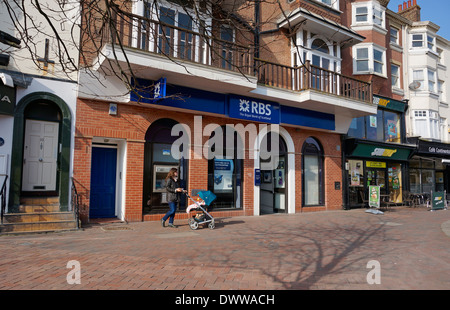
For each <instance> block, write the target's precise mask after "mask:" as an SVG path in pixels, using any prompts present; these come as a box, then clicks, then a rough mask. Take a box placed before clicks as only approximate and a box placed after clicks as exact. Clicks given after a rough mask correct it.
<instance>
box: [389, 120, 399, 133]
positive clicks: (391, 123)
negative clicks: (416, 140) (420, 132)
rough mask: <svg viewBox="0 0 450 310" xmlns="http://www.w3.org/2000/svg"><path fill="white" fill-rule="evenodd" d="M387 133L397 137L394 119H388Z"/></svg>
mask: <svg viewBox="0 0 450 310" xmlns="http://www.w3.org/2000/svg"><path fill="white" fill-rule="evenodd" d="M387 124H388V135H389V136H393V137H397V126H396V124H395V121H391V120H388V122H387Z"/></svg>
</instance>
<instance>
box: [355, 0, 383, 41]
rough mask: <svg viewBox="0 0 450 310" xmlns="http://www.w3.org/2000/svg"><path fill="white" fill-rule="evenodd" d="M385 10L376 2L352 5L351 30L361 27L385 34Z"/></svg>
mask: <svg viewBox="0 0 450 310" xmlns="http://www.w3.org/2000/svg"><path fill="white" fill-rule="evenodd" d="M385 12H386V8H385V7H383V6H382V5H380V4H379V3H378V2H377V1H367V2H354V3H352V28H354V29H355V30H358V28H359V29H361V30H364V29H363V27H367V26H369V27H373V26H375V27H373V28H374V29H375V30H377V31H380V32H384V34H386V29H385V28H386V27H385V24H386V18H385V15H386V13H385Z"/></svg>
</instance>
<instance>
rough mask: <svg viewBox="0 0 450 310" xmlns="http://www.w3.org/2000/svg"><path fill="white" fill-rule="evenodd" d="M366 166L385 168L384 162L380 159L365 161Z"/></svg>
mask: <svg viewBox="0 0 450 310" xmlns="http://www.w3.org/2000/svg"><path fill="white" fill-rule="evenodd" d="M366 167H367V168H386V163H385V162H381V161H366Z"/></svg>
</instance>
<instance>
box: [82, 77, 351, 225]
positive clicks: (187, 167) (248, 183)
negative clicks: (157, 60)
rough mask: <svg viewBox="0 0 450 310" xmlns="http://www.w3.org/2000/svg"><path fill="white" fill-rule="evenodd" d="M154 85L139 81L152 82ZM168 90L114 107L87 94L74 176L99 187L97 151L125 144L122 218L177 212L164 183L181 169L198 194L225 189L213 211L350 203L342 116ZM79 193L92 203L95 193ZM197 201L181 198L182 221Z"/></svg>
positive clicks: (121, 151)
mask: <svg viewBox="0 0 450 310" xmlns="http://www.w3.org/2000/svg"><path fill="white" fill-rule="evenodd" d="M154 82H155V81H150V80H140V81H139V83H140V85H143V86H144V87H143V89H146V87H145V86H147V85H153V83H154ZM163 90H164V93H165V97H164V98H156V99H154V98H153V94H150V93H142V94H140V95H142V96H138V95H136V94H130V98H129V102H127V103H126V104H120V103H119V104H117V108H116V109H115V111H116V113H115V114H113V113H108V112H107V106H108V104H106V103H105V102H104V101H100V100H93V99H83V98H79V99H78V106H77V109H78V111H79V112H80V113H79V114H78V115H79V117H78V118H77V122H78V124H79V125H78V127H77V130H78V131H77V133H78V135H77V136H76V148H75V158H76V159H78V160H76V164H75V165H76V168H77V169H75V173H74V174H75V178H76V179H77V181H78V182H80V184H82V186H80V187H81V188H83V189H87V190H88V189H90V192H91V193H92V191H94V188H93V181H92V180H90V179H89V178H88V176H89V174H88V172H89V171H91V170H92V165H93V161H92V160H93V159H92V158H93V156H91V153H92V155H93V152H92V151H91V150H92V148H93V147H94V146H96V147H99V146H102V147H106V146H108V147H111V145H109V144H111V143H113V142H114V143H115V144H117V146H116V147H117V150H118V153H117V159H116V171H117V174H116V175H117V177H116V180H117V181H116V183H117V184H116V193H117V194H116V196H117V197H116V200H115V202H114V204H115V210H116V212H115V214H116V216H117V217H119V218H121V219H122V218H123V219H125V220H127V221H153V220H159V219H160V218H161V214H164V213H165V212H167V210H168V203H167V197H166V193H165V190H164V187H165V186H164V183H165V177H166V176H167V172H168V171H169V170H170V168H172V167H176V168H178V171H179V173H178V177H179V179H180V185H181V186H182V187H183V188H186V189H187V190H188V191H189V194H190V195H191V196H195V194H196V193H197V192H198V191H200V190H210V191H211V192H213V193H214V194H215V195H216V197H217V198H216V200H215V201H214V202H213V203H212V204H211V210H210V211H212V214H213V215H214V214H215V215H218V216H242V215H261V214H267V213H269V214H270V213H291V214H292V213H296V212H302V211H303V210H307V211H314V210H327V209H328V210H331V209H341V208H342V192H341V188H342V187H341V186H340V182H341V178H340V177H341V167H340V164H341V162H342V158H341V155H342V154H341V148H340V144H341V140H340V135H339V134H338V133H336V132H334V131H335V127H336V124H335V119H334V117H335V116H334V115H333V114H327V113H322V112H316V111H311V110H304V109H300V108H295V107H291V106H284V105H281V104H279V103H277V102H273V101H268V100H263V99H260V98H251V97H245V96H241V95H236V94H221V93H215V92H209V91H204V90H200V89H194V88H188V87H183V86H179V85H174V84H169V83H165V84H164V86H163ZM143 91H145V90H143ZM143 98H144V99H143ZM146 98H148V99H146ZM88 111H91V112H93V113H87V112H88ZM85 112H86V113H85ZM96 124H102V126H100V127H97V126H96ZM117 128H120V130H117ZM117 141H119V142H120V143H118V142H117ZM180 142H181V143H180ZM95 143H97V144H95ZM177 143H180V145H179V147H178V146H175V145H176V144H177ZM106 144H108V145H106ZM269 150H270V152H272V151H275V150H276V151H277V152H276V156H275V157H274V158H272V157H267V154H268V151H269ZM270 152H269V153H270ZM82 159H83V160H82ZM302 165H305V167H307V168H308V169H303V168H302ZM302 172H303V173H302ZM335 184H338V185H339V186H335ZM302 186H303V187H304V188H302ZM300 188H302V190H299V189H300ZM80 192H81V195H83V199H84V202H85V204H86V206H87V208H89V207H90V204H91V203H92V201H90V199H89V196H88V194H89V191H83V190H80ZM184 198H185V197H184ZM188 204H189V201H188V200H187V199H182V200H181V203H180V205H179V208H178V211H179V213H178V214H177V217H178V218H183V217H187V213H186V211H185V210H186V207H187V206H188Z"/></svg>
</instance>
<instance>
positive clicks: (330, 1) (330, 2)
mask: <svg viewBox="0 0 450 310" xmlns="http://www.w3.org/2000/svg"><path fill="white" fill-rule="evenodd" d="M290 1H291V0H290ZM316 1H317V2H321V3H323V4H325V5H327V6H330V7H332V8H333V9H336V10H337V9H339V0H316Z"/></svg>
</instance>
